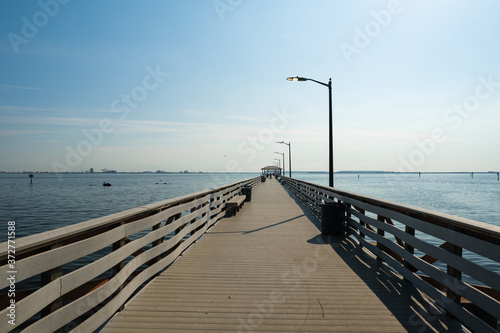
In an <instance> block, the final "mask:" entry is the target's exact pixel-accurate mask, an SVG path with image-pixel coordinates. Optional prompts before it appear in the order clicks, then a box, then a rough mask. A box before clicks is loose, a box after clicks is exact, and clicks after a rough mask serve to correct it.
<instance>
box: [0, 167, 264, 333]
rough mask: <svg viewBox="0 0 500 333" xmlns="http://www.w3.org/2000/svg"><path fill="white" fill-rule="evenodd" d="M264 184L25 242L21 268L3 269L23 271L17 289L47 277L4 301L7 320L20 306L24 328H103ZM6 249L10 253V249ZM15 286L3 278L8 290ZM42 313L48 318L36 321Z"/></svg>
mask: <svg viewBox="0 0 500 333" xmlns="http://www.w3.org/2000/svg"><path fill="white" fill-rule="evenodd" d="M259 183H260V181H259V177H253V178H250V179H247V180H242V181H238V182H234V183H232V184H229V185H224V186H220V187H217V188H215V189H209V190H204V191H200V192H196V193H194V194H189V195H184V196H181V197H176V198H172V199H167V200H163V201H159V202H156V203H152V204H148V205H143V206H141V207H138V208H134V209H130V210H127V211H124V212H120V213H115V214H111V215H108V216H105V217H102V218H98V219H93V220H90V221H86V222H81V223H78V224H75V225H71V226H67V227H63V228H60V229H55V230H52V231H47V232H44V233H40V234H37V235H33V236H28V237H26V238H25V239H24V242H20V240H22V238H18V239H16V261H15V264H11V263H8V261H7V260H6V259H5V258H4V259H3V261H2V263H0V265H2V266H1V268H2V270H3V271H9V269H11V270H12V269H15V270H16V272H15V280H16V281H15V282H16V284H17V283H19V282H21V281H25V280H27V279H30V278H32V277H35V276H39V277H40V281H41V286H40V288H38V289H33V290H27V291H26V290H16V296H15V297H17V298H14V299H10V300H9V299H8V300H5V299H4V298H6V297H7V294H5V295H2V297H3V298H2V301H7V305H6V307H5V308H3V310H1V311H0V315H1V316H3V317H4V318H5V317H6V315H7V314H9V313H10V312H9V311H11V309H10V308H9V306H10V304H11V303H12V301H14V303H15V308H16V310H15V311H16V314H15V318H16V328H18V327H19V325H22V324H24V323H26V324H27V325H29V326H28V327H26V328H25V331H26V332H37V333H39V332H54V331H57V332H59V331H61V330H62V329H63V327H64V326H65V325H70V326H72V327H75V326H76V328H75V331H76V332H85V331H93V330H95V329H97V328H98V327H99V326H101V325H102V324H103V323H104V322H105V321H106V320H108V319H109V318H110V317H111V316H112V315H113V314H114V313H115V312H116V311H118V310H119V309H120V307H122V306H123V304H124V303H125V302H126V301H127V299H129V298H130V297H131V296H132V295H133V293H134V292H136V291H137V290H138V289H139V288H140V287H141V286H142V285H144V283H146V282H147V281H148V280H149V279H151V278H153V277H154V276H156V275H157V274H159V273H160V272H161V271H162V270H163V269H165V268H166V267H168V266H169V265H170V264H171V263H173V262H174V260H176V258H177V257H178V256H179V255H181V254H182V253H183V251H185V250H186V249H187V248H189V246H191V245H192V244H193V243H194V242H196V240H197V239H199V238H200V237H202V236H203V234H204V233H205V232H206V231H207V230H208V229H209V228H211V227H212V226H213V225H214V224H215V223H217V221H219V220H220V219H221V218H223V217H224V216H225V215H226V213H227V212H226V203H227V201H229V200H231V199H232V198H233V197H234V196H236V195H239V194H240V193H242V191H243V187H244V186H245V185H250V186H252V187H254V186H256V185H257V184H259ZM136 236H138V237H136ZM78 237H79V238H78ZM20 243H22V244H20ZM2 245H3V246H4V247H3V248H2V250H3V251H4V250H5V249H6V248H7V244H6V243H3V244H2ZM18 249H22V250H23V251H24V256H20V255H19V254H18V253H19V252H18ZM104 249H106V251H104V252H105V253H101V254H99V257H95V258H94V259H92V260H91V261H90V262H85V264H82V265H79V266H78V265H77V266H76V267H74V269H73V270H72V271H70V272H63V265H66V264H69V263H71V262H74V261H75V260H79V259H81V258H84V257H86V256H88V255H94V254H96V253H97V252H98V251H101V250H104ZM3 253H4V254H5V252H3ZM13 266H15V268H12V267H13ZM9 283H11V282H10V281H9V280H3V281H2V282H1V283H0V284H1V286H0V288H8V286H9ZM9 295H10V294H9ZM8 297H9V298H11V297H12V296H8ZM88 313H93V314H92V315H91V316H90V318H86V317H82V316H83V315H85V314H88ZM38 314H40V315H41V318H37V319H36V320H35V321H32V322H29V320H30V318H34V317H33V316H36V315H38ZM77 322H79V324H77V325H74V324H75V323H77ZM12 328H13V327H12V325H10V324H8V323H7V321H5V320H3V321H1V322H0V332H9V331H10V330H11V329H12Z"/></svg>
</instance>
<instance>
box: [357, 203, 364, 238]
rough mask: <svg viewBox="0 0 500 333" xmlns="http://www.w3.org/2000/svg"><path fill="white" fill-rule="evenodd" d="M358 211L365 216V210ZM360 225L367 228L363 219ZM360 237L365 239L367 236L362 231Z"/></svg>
mask: <svg viewBox="0 0 500 333" xmlns="http://www.w3.org/2000/svg"><path fill="white" fill-rule="evenodd" d="M358 211H359V212H360V213H361V214H363V215H365V210H364V209H361V208H359V209H358ZM359 224H360V225H361V226H362V227H364V226H365V222H363V221H362V220H361V219H359ZM359 235H360V236H361V238H363V239H365V234H364V233H363V231H361V229H360V230H359Z"/></svg>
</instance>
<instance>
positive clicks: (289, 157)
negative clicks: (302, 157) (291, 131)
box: [276, 141, 292, 178]
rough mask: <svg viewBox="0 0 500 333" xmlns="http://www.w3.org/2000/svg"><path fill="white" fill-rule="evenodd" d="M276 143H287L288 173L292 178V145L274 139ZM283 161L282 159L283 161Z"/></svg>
mask: <svg viewBox="0 0 500 333" xmlns="http://www.w3.org/2000/svg"><path fill="white" fill-rule="evenodd" d="M276 143H282V144H284V145H288V175H289V177H290V178H292V146H291V145H290V142H288V143H286V142H285V141H280V142H278V141H276ZM284 162H285V161H283V163H284Z"/></svg>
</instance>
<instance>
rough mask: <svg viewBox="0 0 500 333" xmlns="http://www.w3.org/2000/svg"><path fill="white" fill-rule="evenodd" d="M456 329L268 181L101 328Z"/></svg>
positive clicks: (108, 332) (457, 327)
mask: <svg viewBox="0 0 500 333" xmlns="http://www.w3.org/2000/svg"><path fill="white" fill-rule="evenodd" d="M449 330H453V331H461V330H462V329H461V327H460V325H459V324H457V323H456V322H455V321H453V320H451V319H449V318H447V317H446V316H444V315H443V314H442V313H439V312H438V311H437V310H434V309H433V308H432V307H430V305H429V304H428V303H426V302H425V300H424V299H423V297H422V296H421V295H420V294H419V293H418V292H417V291H416V290H415V289H414V288H413V287H412V286H411V285H410V284H409V283H407V282H405V281H403V280H402V279H400V278H399V277H398V276H396V275H395V274H394V273H393V272H392V271H391V270H389V269H388V268H387V267H386V266H385V265H384V264H383V263H381V262H379V261H377V260H375V259H374V258H372V257H370V256H368V255H367V254H366V253H364V252H363V251H362V249H360V248H359V247H358V246H356V244H355V243H354V242H353V241H352V240H350V239H344V240H342V239H326V238H323V237H321V236H320V232H319V229H318V225H317V221H316V220H315V219H314V217H313V216H311V215H310V214H309V213H308V211H307V210H305V209H303V208H302V207H301V205H300V204H297V202H296V201H295V200H294V199H293V198H292V197H290V195H289V194H288V193H287V192H286V190H285V189H284V188H283V187H282V186H281V185H279V183H278V182H277V181H275V180H268V181H266V182H265V183H262V184H261V185H259V186H258V187H257V188H255V189H254V193H253V194H252V201H251V202H247V203H246V205H245V206H244V207H243V208H242V210H241V212H240V213H239V214H238V215H237V216H234V217H231V218H226V219H223V220H221V221H220V222H219V223H218V224H216V225H215V226H214V227H213V228H211V229H210V230H209V231H208V232H207V234H206V235H204V236H203V237H202V238H201V239H200V240H199V241H198V242H197V243H196V244H195V245H194V246H192V247H191V248H190V249H189V250H188V251H187V253H185V254H184V255H183V256H182V257H181V258H179V259H178V260H177V261H176V262H175V263H174V264H173V265H172V266H171V267H170V268H169V269H167V270H166V271H165V272H164V273H163V274H161V276H159V277H157V278H156V279H155V280H154V281H152V282H151V283H150V284H149V285H148V286H147V287H145V288H144V289H143V291H141V292H140V293H139V294H138V295H137V296H136V297H135V298H134V299H133V300H132V301H131V302H129V303H128V304H127V305H126V307H125V309H124V310H123V311H121V312H120V313H118V314H117V315H116V316H115V317H114V318H113V319H112V320H111V321H110V322H109V323H108V324H107V325H106V327H105V328H104V329H103V330H102V332H105V333H112V332H131V333H132V332H174V331H175V332H178V331H189V332H196V331H199V332H203V331H206V332H210V331H213V332H226V331H235V332H238V331H239V332H406V331H415V332H431V331H449Z"/></svg>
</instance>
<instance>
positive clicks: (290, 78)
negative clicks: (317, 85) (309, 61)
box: [286, 76, 307, 81]
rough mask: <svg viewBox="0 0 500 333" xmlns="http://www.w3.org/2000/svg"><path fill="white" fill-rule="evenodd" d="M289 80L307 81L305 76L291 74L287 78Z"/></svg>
mask: <svg viewBox="0 0 500 333" xmlns="http://www.w3.org/2000/svg"><path fill="white" fill-rule="evenodd" d="M286 79H287V80H288V81H307V79H306V78H305V77H300V76H290V77H287V78H286Z"/></svg>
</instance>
